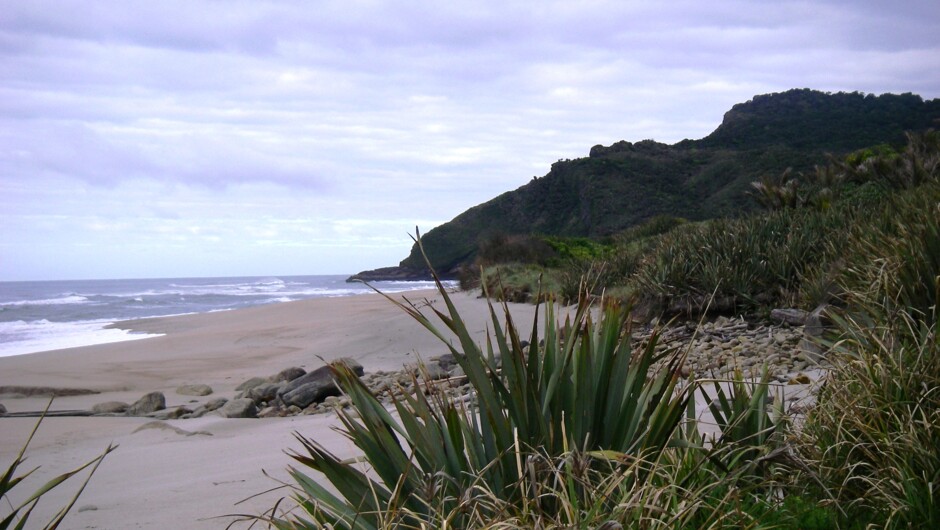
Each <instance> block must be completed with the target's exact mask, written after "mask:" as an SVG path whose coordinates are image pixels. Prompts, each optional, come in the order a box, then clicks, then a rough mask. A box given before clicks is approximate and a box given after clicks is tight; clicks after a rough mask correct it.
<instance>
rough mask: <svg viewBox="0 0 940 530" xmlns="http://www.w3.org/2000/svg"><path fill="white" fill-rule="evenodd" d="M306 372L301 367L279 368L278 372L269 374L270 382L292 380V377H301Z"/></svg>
mask: <svg viewBox="0 0 940 530" xmlns="http://www.w3.org/2000/svg"><path fill="white" fill-rule="evenodd" d="M306 373H307V371H306V370H304V369H303V368H299V367H297V366H292V367H290V368H285V369H283V370H281V371H280V372H278V373H277V374H275V375H273V376H271V382H272V383H282V382H290V381H293V380H294V379H297V378H298V377H302V376H303V375H305V374H306Z"/></svg>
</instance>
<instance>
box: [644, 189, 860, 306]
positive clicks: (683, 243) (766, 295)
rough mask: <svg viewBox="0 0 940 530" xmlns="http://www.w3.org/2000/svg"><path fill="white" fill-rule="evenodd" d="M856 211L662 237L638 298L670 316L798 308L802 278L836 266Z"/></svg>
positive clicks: (701, 227) (722, 222) (721, 225)
mask: <svg viewBox="0 0 940 530" xmlns="http://www.w3.org/2000/svg"><path fill="white" fill-rule="evenodd" d="M855 215H856V212H855V211H854V209H851V208H848V207H840V208H833V209H830V210H825V211H819V210H809V209H798V210H793V209H786V210H780V211H776V212H771V213H768V214H766V215H762V216H755V217H749V218H745V219H735V220H729V219H717V220H714V221H709V222H706V223H699V224H694V225H686V226H684V227H682V228H681V229H678V230H675V231H673V232H671V233H669V234H666V235H665V236H663V237H662V238H660V240H659V242H658V244H657V246H656V247H655V248H653V249H652V250H651V251H650V253H649V255H647V256H646V257H645V258H644V259H643V260H642V262H641V263H640V265H639V267H638V269H637V272H636V274H635V275H634V277H633V278H632V284H633V285H634V286H635V289H636V291H637V292H638V293H639V296H641V297H642V298H645V299H646V300H648V301H652V302H654V303H655V304H657V305H658V306H660V307H661V308H663V309H666V310H670V311H683V310H685V311H688V312H693V313H694V312H697V311H701V310H703V309H704V308H705V306H706V304H707V303H708V302H709V300H711V299H712V297H714V301H713V302H712V308H713V309H717V310H723V311H731V310H748V309H753V308H756V307H759V306H761V305H766V304H774V303H776V304H794V303H796V301H797V300H798V298H799V291H800V286H801V283H802V279H803V278H804V277H805V276H807V275H808V274H809V273H810V272H811V271H812V270H813V269H814V268H815V267H818V266H819V264H821V263H822V264H825V263H827V262H829V261H830V260H831V259H832V252H833V251H832V249H830V248H829V247H828V245H827V242H828V241H830V240H831V239H833V238H838V235H839V234H841V233H842V232H843V231H844V230H845V229H846V227H847V226H848V225H849V224H850V223H851V222H852V221H853V219H854V217H855Z"/></svg>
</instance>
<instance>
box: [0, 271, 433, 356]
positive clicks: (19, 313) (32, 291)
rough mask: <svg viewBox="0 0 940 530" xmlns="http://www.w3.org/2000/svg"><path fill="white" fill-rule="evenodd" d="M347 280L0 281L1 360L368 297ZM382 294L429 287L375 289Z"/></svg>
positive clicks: (379, 284)
mask: <svg viewBox="0 0 940 530" xmlns="http://www.w3.org/2000/svg"><path fill="white" fill-rule="evenodd" d="M345 279H346V276H276V277H238V278H170V279H141V280H63V281H42V282H0V357H3V356H8V355H21V354H26V353H34V352H39V351H47V350H55V349H60V348H72V347H76V346H88V345H92V344H103V343H107V342H116V341H124V340H135V339H143V338H148V337H152V336H153V335H147V334H137V333H129V332H127V331H125V330H119V329H107V328H106V326H107V325H108V324H111V323H114V322H118V321H121V320H131V319H136V318H146V317H159V316H169V315H182V314H190V313H205V312H210V311H228V310H232V309H240V308H243V307H250V306H255V305H261V304H273V303H280V302H289V301H293V300H302V299H306V298H319V297H335V296H353V295H359V294H366V293H372V292H374V291H372V289H370V288H369V287H368V286H366V285H364V284H362V283H346V281H345ZM372 285H373V286H374V287H376V288H377V289H379V290H381V291H383V292H386V293H395V292H403V291H410V290H415V289H428V288H433V287H434V284H433V283H432V282H374V283H372Z"/></svg>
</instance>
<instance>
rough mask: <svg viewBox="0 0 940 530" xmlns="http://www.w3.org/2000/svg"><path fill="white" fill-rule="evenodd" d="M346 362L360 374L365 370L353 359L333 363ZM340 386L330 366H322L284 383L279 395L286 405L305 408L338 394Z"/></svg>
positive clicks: (354, 371)
mask: <svg viewBox="0 0 940 530" xmlns="http://www.w3.org/2000/svg"><path fill="white" fill-rule="evenodd" d="M340 363H341V364H345V365H346V366H347V367H348V368H349V369H350V370H352V371H353V373H355V374H356V375H358V376H361V375H362V374H363V373H364V372H363V369H362V365H361V364H359V363H358V362H356V361H355V360H353V359H348V358H343V359H339V360H337V361H334V362H333V363H332V364H340ZM339 394H340V390H339V387H338V386H336V382H335V381H333V373H332V372H331V371H330V367H329V366H321V367H320V368H317V369H316V370H314V371H312V372H308V373H306V374H304V375H302V376H300V377H298V378H297V379H294V380H293V381H291V382H289V383H287V384H286V385H284V388H282V389H281V390H280V391H279V392H278V397H279V398H280V399H281V401H282V402H283V403H284V405H285V406H286V407H289V406H291V405H294V406H296V407H300V408H301V409H304V408H306V407H308V406H309V405H311V404H313V403H319V402H321V401H323V400H324V399H326V398H327V397H329V396H338V395H339Z"/></svg>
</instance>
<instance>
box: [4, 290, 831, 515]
mask: <svg viewBox="0 0 940 530" xmlns="http://www.w3.org/2000/svg"><path fill="white" fill-rule="evenodd" d="M390 296H391V297H392V298H394V299H398V300H401V299H402V298H407V299H409V300H411V301H412V302H414V303H415V304H416V305H418V306H423V305H424V304H430V305H432V306H433V307H434V308H436V309H438V310H443V309H444V308H443V303H442V300H441V299H440V294H439V293H438V292H437V291H435V290H426V291H410V292H404V293H396V294H393V295H390ZM450 296H451V298H452V300H453V302H454V303H455V305H456V306H457V308H458V311H459V312H460V314H461V316H462V317H463V318H464V319H465V321H466V324H467V326H468V329H470V331H471V332H472V333H473V334H474V336H475V337H476V339H477V341H478V342H479V341H482V340H483V339H484V338H485V334H486V331H487V329H488V327H490V326H488V324H489V318H490V317H489V312H488V308H487V301H486V300H485V299H482V298H478V297H477V293H476V292H471V293H466V292H456V293H450ZM509 306H510V309H511V312H512V315H513V320H514V321H515V323H516V324H517V326H519V328H520V333H521V334H523V336H526V335H528V334H530V332H531V324H532V321H533V315H534V311H535V306H532V305H527V304H509ZM565 311H566V309H564V308H559V309H558V311H557V313H558V316H560V317H562V318H563V315H564V313H565ZM497 313H498V314H500V315H501V311H500V310H499V309H498V308H497ZM500 320H503V319H502V317H501V318H500ZM725 320H726V321H725V322H724V323H722V324H721V325H720V326H719V323H718V322H717V321H716V322H714V323H710V324H706V326H705V327H704V328H703V329H702V336H701V337H698V338H695V339H689V338H688V337H686V335H685V333H684V332H683V330H682V328H677V329H675V330H674V332H673V333H672V334H671V335H669V336H667V337H664V339H665V340H664V342H670V341H672V340H677V341H680V342H681V341H684V340H691V341H692V342H690V343H689V344H690V347H691V346H692V344H693V343H694V344H695V349H696V350H698V349H701V350H702V351H703V354H702V355H705V354H704V352H705V351H707V350H706V348H711V349H712V350H714V351H713V352H712V356H711V357H709V359H711V358H714V360H715V361H719V360H720V357H721V355H720V354H719V353H716V352H719V351H721V352H723V354H731V353H733V351H734V349H735V348H742V347H744V345H746V344H754V345H758V344H759V345H761V346H762V347H764V348H771V347H772V346H773V347H776V346H774V345H775V344H777V343H780V345H781V346H782V345H783V344H791V343H793V341H794V340H796V338H797V333H802V330H801V329H799V328H784V329H782V330H781V331H784V330H788V331H787V333H789V335H786V336H783V335H781V336H779V337H778V336H776V335H775V334H773V333H769V332H768V330H767V328H758V329H753V330H750V331H745V334H742V335H740V336H739V338H735V339H730V340H729V341H728V342H723V341H724V339H726V338H728V337H726V333H725V332H726V331H728V330H731V329H732V328H741V324H740V323H737V322H734V321H731V320H728V319H725ZM539 324H540V325H541V319H540V322H539ZM115 325H116V327H120V328H121V329H126V330H128V331H130V332H145V333H161V334H162V335H161V336H158V337H151V338H147V339H142V340H136V341H126V342H117V343H109V344H101V345H96V346H85V347H80V348H72V349H64V350H55V351H49V352H41V353H35V354H27V355H20V356H13V357H2V358H0V387H4V386H7V387H10V386H17V385H19V386H42V387H54V388H73V389H74V388H85V389H91V390H95V391H97V392H98V393H95V394H85V395H74V396H63V397H58V398H56V399H55V401H54V403H53V406H52V409H51V410H59V411H70V410H90V409H91V408H92V407H93V406H94V405H95V404H99V403H103V402H108V401H123V402H126V403H133V402H134V401H136V400H137V399H138V398H140V397H141V396H142V395H144V394H146V393H149V392H154V391H159V392H163V393H164V394H165V396H166V407H167V409H171V408H174V407H181V406H186V407H189V408H194V407H196V406H198V405H199V404H204V403H206V402H208V401H209V400H212V399H216V398H219V397H224V398H227V399H232V398H233V397H234V396H236V394H237V393H238V391H237V390H236V387H238V386H239V385H240V384H241V383H243V382H245V381H247V380H249V379H251V378H255V377H267V376H271V375H273V374H277V373H278V372H279V371H281V370H283V369H285V368H288V367H293V366H298V367H302V368H304V369H305V370H307V371H308V372H309V371H311V370H314V369H316V368H319V367H320V366H322V365H323V364H324V363H325V362H328V361H331V360H334V359H339V358H344V357H346V358H351V359H354V360H356V361H358V362H359V363H360V364H361V365H362V366H363V367H364V369H365V372H366V374H365V375H366V376H369V375H370V374H375V373H376V372H394V371H400V370H402V369H403V366H405V365H407V364H410V363H414V362H415V361H416V359H417V358H419V357H420V358H421V359H423V360H425V361H427V360H430V359H432V358H433V357H435V356H438V355H441V354H443V353H446V351H447V348H446V346H445V345H444V344H442V343H441V342H440V341H439V339H437V338H436V337H434V336H433V335H432V334H431V333H430V332H428V331H427V330H426V329H424V328H423V327H422V326H421V325H420V324H419V323H418V322H416V321H414V320H413V319H412V318H411V317H410V316H408V315H407V314H406V313H405V312H404V311H402V310H401V309H400V308H398V307H396V306H395V305H394V304H392V303H391V302H390V301H388V300H386V299H385V298H384V297H381V296H348V297H337V298H315V299H307V300H300V301H294V302H283V303H278V304H270V305H260V306H255V307H249V308H244V309H236V310H232V311H221V312H211V313H198V314H190V315H182V316H173V317H157V318H147V319H138V320H129V321H123V322H119V323H117V324H115ZM743 329H745V330H746V329H747V326H744V327H743ZM766 336H769V337H771V338H773V340H765V337H766ZM758 341H763V342H758ZM756 351H757V350H756V349H755V352H756ZM761 351H763V350H761ZM767 351H768V353H769V351H770V350H769V349H768V350H767ZM796 355H797V354H796V352H795V351H794V352H792V356H793V357H796ZM752 358H756V357H752ZM706 361H707V359H706V358H705V357H702V358H701V359H700V360H699V361H697V362H699V363H701V364H702V366H704V363H705V362H706ZM708 362H711V361H708ZM735 362H737V361H735ZM725 366H731V365H725ZM791 366H792V363H791ZM781 369H782V370H783V371H784V372H786V371H788V370H786V366H785V365H784V366H781ZM789 371H793V370H792V368H791V369H790V370H789ZM819 375H820V374H818V373H814V374H812V378H813V379H816V378H818V377H819ZM184 384H205V385H209V386H210V387H211V388H212V393H211V394H209V395H206V396H203V397H194V396H192V395H188V394H185V395H184V394H181V393H178V392H177V389H178V387H179V386H180V385H184ZM777 384H783V385H784V388H785V389H786V391H787V394H788V402H789V401H791V399H790V398H791V397H794V396H798V395H806V392H807V391H808V389H809V387H808V386H807V385H797V386H794V387H788V386H785V385H786V383H777ZM47 401H48V398H47V397H43V396H38V395H37V396H26V397H11V396H9V395H6V396H4V395H0V403H2V404H3V405H4V406H5V407H6V408H7V410H8V411H9V412H11V413H17V412H23V411H36V410H42V409H43V407H44V406H45V404H46V403H47ZM36 421H37V420H36V418H26V417H9V416H8V417H0V426H2V428H0V466H2V465H6V464H7V463H8V462H9V461H11V460H12V458H13V457H14V456H15V454H16V451H18V450H19V448H20V447H21V446H22V443H23V442H24V441H25V439H26V436H27V435H28V433H29V431H30V430H31V429H32V427H33V426H34V425H35V423H36ZM337 425H338V421H337V418H336V416H335V414H332V413H327V414H312V415H305V414H298V415H291V416H286V417H266V418H263V419H233V418H223V417H220V416H217V415H213V414H209V415H205V416H202V417H197V418H192V419H170V420H165V421H159V420H155V419H154V418H149V417H139V416H138V417H129V416H113V417H101V416H94V417H49V418H46V419H45V420H43V423H42V426H41V427H40V429H39V431H38V433H37V435H36V438H35V439H34V440H33V442H32V445H31V446H30V448H29V450H28V451H27V456H28V457H29V461H30V463H31V464H32V466H33V467H35V466H37V465H38V466H41V467H40V469H39V471H37V472H36V473H35V474H34V476H32V477H30V479H29V480H28V481H27V482H25V483H24V487H22V491H18V492H15V493H16V494H17V495H21V496H23V495H25V494H26V492H27V491H29V492H31V491H32V490H34V489H35V488H36V487H38V486H39V485H41V484H42V483H43V482H45V481H46V480H49V479H51V478H52V477H54V476H56V475H58V474H60V473H63V472H65V471H68V470H71V469H74V468H75V467H77V466H78V465H80V464H82V463H84V462H86V461H88V460H90V459H92V458H94V457H95V456H97V455H98V454H100V453H101V452H102V451H103V450H104V448H105V447H106V446H107V445H108V444H109V443H115V444H117V445H119V446H120V447H119V448H118V449H117V450H116V451H114V452H113V453H112V454H111V455H109V456H108V457H107V458H106V459H105V461H104V463H103V464H102V465H101V467H100V468H99V470H98V472H97V473H96V475H95V476H94V477H93V478H92V480H91V482H90V483H89V485H88V487H87V488H86V490H85V492H84V493H83V495H82V497H81V498H80V499H79V502H78V504H77V505H76V506H75V508H74V509H73V511H72V512H71V513H70V514H69V517H68V518H66V521H65V525H64V526H63V527H62V528H115V529H117V528H127V527H128V526H130V525H129V524H127V522H128V521H133V522H134V523H135V524H134V525H133V526H134V527H136V528H193V529H197V530H198V529H203V528H204V529H208V528H219V527H221V526H224V525H226V524H228V523H229V522H230V521H231V519H218V518H217V517H218V516H224V515H227V514H234V513H242V514H254V515H259V514H261V513H263V512H264V511H265V510H268V509H270V508H272V507H273V506H274V505H275V503H277V501H278V499H280V498H282V497H289V492H288V491H286V490H283V489H282V490H277V491H274V492H270V493H266V494H264V495H260V496H256V495H257V494H259V493H261V492H266V491H268V490H270V489H272V488H274V487H276V486H277V485H278V484H277V482H276V481H277V480H281V481H287V482H288V483H290V480H289V477H288V475H287V466H289V465H290V464H291V463H292V462H293V461H292V459H290V458H289V457H288V456H287V455H286V454H285V451H287V450H291V449H294V450H298V449H300V446H299V443H298V442H297V441H296V440H295V439H294V437H293V433H294V432H299V433H302V434H304V435H305V436H315V437H316V439H317V440H318V441H320V442H321V443H324V444H325V445H327V446H328V447H329V448H330V449H331V451H333V452H334V453H335V454H336V455H337V456H338V457H340V458H346V457H350V456H353V455H354V454H356V452H357V451H356V449H355V447H353V446H352V444H351V443H350V442H349V441H348V440H347V439H346V438H345V437H343V436H342V435H340V434H339V433H338V432H337V431H336V430H335V427H337ZM262 470H263V471H262ZM265 473H267V474H269V475H270V476H265ZM73 480H74V479H73ZM65 486H66V487H64V488H62V489H57V490H53V492H52V493H51V494H50V495H49V497H48V499H44V501H43V502H42V503H40V505H39V507H38V508H37V511H36V514H35V515H34V517H35V518H36V519H38V520H40V521H42V520H44V519H45V518H48V516H49V515H51V513H52V512H53V511H54V510H56V509H58V507H60V506H62V505H63V504H65V502H67V500H68V499H69V498H70V496H71V494H72V493H73V492H74V487H75V485H72V486H69V484H68V483H66V485H65ZM245 499H247V500H245ZM11 500H12V501H13V502H16V500H17V499H16V498H13V499H11ZM243 500H245V501H244V502H243V503H239V502H240V501H243ZM236 503H239V504H236ZM248 524H249V523H245V525H236V526H233V528H245V527H247V526H248Z"/></svg>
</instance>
